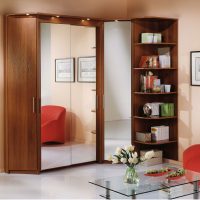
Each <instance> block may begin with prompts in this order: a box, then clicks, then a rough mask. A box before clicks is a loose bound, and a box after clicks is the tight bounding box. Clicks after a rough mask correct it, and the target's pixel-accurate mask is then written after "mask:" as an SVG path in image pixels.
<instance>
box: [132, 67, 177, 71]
mask: <svg viewBox="0 0 200 200" xmlns="http://www.w3.org/2000/svg"><path fill="white" fill-rule="evenodd" d="M133 69H134V70H148V71H151V70H161V71H162V70H177V68H174V67H171V68H141V67H133Z"/></svg>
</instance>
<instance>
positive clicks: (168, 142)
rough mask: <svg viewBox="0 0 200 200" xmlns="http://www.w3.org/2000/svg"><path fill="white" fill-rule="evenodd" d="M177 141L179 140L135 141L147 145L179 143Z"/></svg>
mask: <svg viewBox="0 0 200 200" xmlns="http://www.w3.org/2000/svg"><path fill="white" fill-rule="evenodd" d="M177 142H178V141H177V140H162V141H158V142H141V141H137V140H135V141H134V143H138V144H145V145H161V144H171V143H177Z"/></svg>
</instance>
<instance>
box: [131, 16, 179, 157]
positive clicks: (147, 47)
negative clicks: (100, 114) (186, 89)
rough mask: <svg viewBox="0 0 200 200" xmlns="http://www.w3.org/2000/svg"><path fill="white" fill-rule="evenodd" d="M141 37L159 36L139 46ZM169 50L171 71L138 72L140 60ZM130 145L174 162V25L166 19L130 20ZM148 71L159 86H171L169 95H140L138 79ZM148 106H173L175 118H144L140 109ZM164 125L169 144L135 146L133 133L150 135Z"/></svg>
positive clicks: (175, 124) (176, 105)
mask: <svg viewBox="0 0 200 200" xmlns="http://www.w3.org/2000/svg"><path fill="white" fill-rule="evenodd" d="M141 33H161V34H162V42H161V43H141ZM161 47H169V48H170V56H171V68H140V67H139V62H140V59H141V56H151V55H158V48H161ZM132 51H133V52H132V76H133V78H132V142H133V144H135V145H136V148H137V150H138V151H140V150H143V149H161V150H163V153H164V158H168V159H174V160H177V159H178V21H177V19H170V18H156V17H149V18H137V19H134V20H132ZM148 71H152V72H153V73H154V75H157V76H158V77H159V78H160V79H161V82H162V84H171V85H172V86H173V87H172V91H171V92H170V93H144V92H141V90H140V87H141V84H140V75H141V74H145V73H146V72H148ZM152 102H165V103H169V102H170V103H174V105H175V116H173V117H157V118H147V117H145V116H144V114H143V109H142V108H143V105H144V104H145V103H152ZM159 125H167V126H169V129H170V135H169V141H161V142H148V143H145V142H139V141H137V140H136V132H150V131H151V127H152V126H159Z"/></svg>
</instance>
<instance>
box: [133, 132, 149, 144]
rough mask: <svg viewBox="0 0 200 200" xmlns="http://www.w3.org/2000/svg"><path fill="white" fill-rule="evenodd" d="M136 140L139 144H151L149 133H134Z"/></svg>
mask: <svg viewBox="0 0 200 200" xmlns="http://www.w3.org/2000/svg"><path fill="white" fill-rule="evenodd" d="M136 140H137V141H140V142H151V133H142V132H136Z"/></svg>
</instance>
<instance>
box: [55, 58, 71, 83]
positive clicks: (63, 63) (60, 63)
mask: <svg viewBox="0 0 200 200" xmlns="http://www.w3.org/2000/svg"><path fill="white" fill-rule="evenodd" d="M55 64H56V68H55V81H56V82H75V58H63V59H56V61H55Z"/></svg>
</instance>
